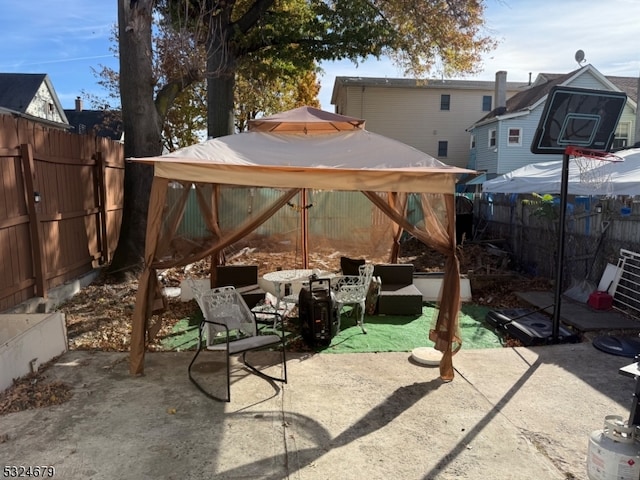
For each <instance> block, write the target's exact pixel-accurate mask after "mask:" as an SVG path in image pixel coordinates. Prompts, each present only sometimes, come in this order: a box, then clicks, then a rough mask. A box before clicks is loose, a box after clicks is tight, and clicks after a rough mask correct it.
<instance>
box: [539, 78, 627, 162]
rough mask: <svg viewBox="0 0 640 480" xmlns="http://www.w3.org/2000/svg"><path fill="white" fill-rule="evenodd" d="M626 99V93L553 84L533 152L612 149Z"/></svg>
mask: <svg viewBox="0 0 640 480" xmlns="http://www.w3.org/2000/svg"><path fill="white" fill-rule="evenodd" d="M626 101H627V96H626V94H625V93H624V92H611V91H607V90H589V89H584V88H573V87H560V86H556V87H553V88H552V89H551V91H550V92H549V95H548V97H547V102H546V103H545V105H544V109H543V110H542V115H541V116H540V121H539V122H538V128H537V130H536V133H535V136H534V138H533V142H532V144H531V152H533V153H547V154H564V153H565V150H566V148H567V147H569V146H572V147H580V148H584V149H591V150H599V151H605V152H606V151H608V150H609V149H610V148H611V144H612V143H613V138H614V134H615V130H616V126H617V125H618V120H620V115H621V114H622V110H623V108H624V106H625V103H626Z"/></svg>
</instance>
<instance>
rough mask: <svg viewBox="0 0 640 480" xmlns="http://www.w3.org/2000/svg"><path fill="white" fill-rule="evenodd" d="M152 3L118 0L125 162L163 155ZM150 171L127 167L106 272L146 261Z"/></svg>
mask: <svg viewBox="0 0 640 480" xmlns="http://www.w3.org/2000/svg"><path fill="white" fill-rule="evenodd" d="M153 6H154V1H153V0H137V1H132V0H118V26H119V28H118V33H119V47H120V48H119V54H120V99H121V102H122V122H123V129H124V139H125V144H124V153H125V158H129V157H147V156H155V155H160V154H161V153H162V137H161V123H160V118H159V115H158V112H157V110H156V106H155V103H154V75H153V59H152V44H151V24H152V10H153ZM152 180H153V167H151V166H148V165H142V164H139V163H135V162H127V163H126V165H125V179H124V210H123V215H122V227H121V230H120V239H119V242H118V247H117V248H116V251H115V253H114V258H113V261H112V263H111V266H110V269H109V271H110V272H111V273H117V272H126V271H135V270H137V269H139V268H140V267H141V266H142V262H143V260H144V244H145V234H146V224H147V209H148V206H149V194H150V191H151V182H152Z"/></svg>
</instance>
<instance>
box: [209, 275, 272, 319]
mask: <svg viewBox="0 0 640 480" xmlns="http://www.w3.org/2000/svg"><path fill="white" fill-rule="evenodd" d="M214 283H215V285H214V286H215V287H227V286H232V287H235V288H236V290H237V291H238V292H239V293H240V295H242V298H243V299H244V301H245V303H246V304H247V305H248V307H249V308H253V307H255V306H256V304H257V303H258V302H259V301H260V300H263V299H264V296H265V293H266V292H265V291H264V290H263V289H262V288H260V286H259V285H258V266H257V265H219V266H218V267H217V277H216V281H215V282H214Z"/></svg>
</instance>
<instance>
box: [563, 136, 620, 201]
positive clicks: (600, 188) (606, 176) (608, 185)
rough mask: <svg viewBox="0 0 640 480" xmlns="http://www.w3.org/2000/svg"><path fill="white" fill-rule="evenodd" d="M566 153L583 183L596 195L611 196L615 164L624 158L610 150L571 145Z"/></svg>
mask: <svg viewBox="0 0 640 480" xmlns="http://www.w3.org/2000/svg"><path fill="white" fill-rule="evenodd" d="M565 153H566V154H567V155H569V156H570V157H571V159H572V161H573V164H574V165H575V166H576V168H577V169H578V172H579V179H580V183H581V184H582V185H585V186H587V187H588V188H589V189H590V191H592V192H593V193H594V194H596V195H607V196H610V195H611V194H612V193H613V184H612V182H611V175H612V174H613V165H614V163H617V162H622V161H623V159H622V158H621V157H618V156H617V155H614V154H613V153H610V152H603V151H601V150H593V149H590V148H579V147H572V146H569V147H567V148H566V150H565Z"/></svg>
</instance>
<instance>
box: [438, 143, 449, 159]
mask: <svg viewBox="0 0 640 480" xmlns="http://www.w3.org/2000/svg"><path fill="white" fill-rule="evenodd" d="M448 149H449V142H447V141H440V142H438V156H439V157H446V156H447V150H448Z"/></svg>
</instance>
